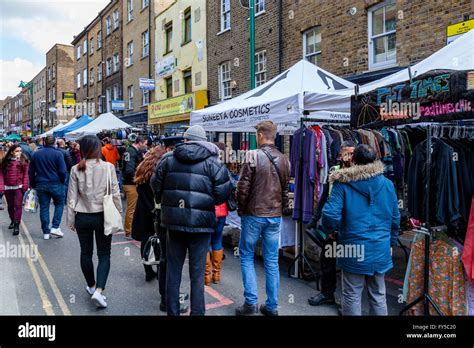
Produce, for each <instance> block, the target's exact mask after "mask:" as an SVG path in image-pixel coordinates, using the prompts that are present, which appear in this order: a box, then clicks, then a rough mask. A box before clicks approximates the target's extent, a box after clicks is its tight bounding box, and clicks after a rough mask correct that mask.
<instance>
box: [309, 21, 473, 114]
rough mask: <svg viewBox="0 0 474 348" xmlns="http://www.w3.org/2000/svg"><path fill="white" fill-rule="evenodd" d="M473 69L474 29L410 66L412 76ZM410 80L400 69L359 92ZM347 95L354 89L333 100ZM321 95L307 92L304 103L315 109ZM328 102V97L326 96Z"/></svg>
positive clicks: (366, 91)
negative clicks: (430, 72) (432, 71)
mask: <svg viewBox="0 0 474 348" xmlns="http://www.w3.org/2000/svg"><path fill="white" fill-rule="evenodd" d="M471 69H474V30H471V31H469V32H467V33H466V34H464V35H462V36H461V37H460V38H458V39H456V40H455V41H453V42H451V43H450V44H449V45H446V46H444V47H443V48H441V49H440V50H438V51H436V52H435V53H433V54H432V55H431V56H429V57H427V58H425V59H423V60H422V61H420V62H418V63H417V64H414V65H413V66H411V67H410V71H411V75H412V78H415V77H417V76H419V75H422V74H424V73H426V72H428V71H430V70H471ZM409 80H410V72H409V69H408V68H405V69H402V70H400V71H397V72H396V73H393V74H391V75H388V76H385V77H383V78H381V79H379V80H376V81H372V82H369V83H367V84H365V85H362V86H360V88H359V94H364V93H368V92H370V91H373V90H374V89H377V88H380V87H385V86H388V85H392V84H396V83H400V82H405V81H409ZM347 95H354V89H352V90H345V91H339V95H334V97H333V102H334V103H339V101H340V99H341V100H345V99H346V98H347ZM320 99H321V97H320V96H319V95H318V94H317V93H307V94H306V95H305V99H304V104H305V106H306V107H307V108H308V109H309V110H312V109H317V108H318V107H319V106H320V105H321V103H320ZM325 100H326V101H328V102H329V99H328V98H326V99H325Z"/></svg>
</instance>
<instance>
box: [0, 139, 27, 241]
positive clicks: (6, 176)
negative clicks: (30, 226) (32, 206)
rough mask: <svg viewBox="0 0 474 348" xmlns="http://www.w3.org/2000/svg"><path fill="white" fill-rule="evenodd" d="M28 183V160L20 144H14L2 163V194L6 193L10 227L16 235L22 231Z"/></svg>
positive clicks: (0, 186)
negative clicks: (23, 204)
mask: <svg viewBox="0 0 474 348" xmlns="http://www.w3.org/2000/svg"><path fill="white" fill-rule="evenodd" d="M28 183H29V179H28V161H27V159H26V157H25V155H24V154H23V153H22V150H21V147H20V145H12V146H10V148H9V149H8V151H7V153H6V155H5V157H4V158H3V159H2V161H1V165H0V195H3V193H5V198H6V199H7V205H8V215H9V216H10V220H11V223H10V226H8V228H9V229H13V235H14V236H16V235H18V234H19V233H20V222H21V213H22V211H23V207H22V203H23V194H24V193H25V192H26V190H27V189H28Z"/></svg>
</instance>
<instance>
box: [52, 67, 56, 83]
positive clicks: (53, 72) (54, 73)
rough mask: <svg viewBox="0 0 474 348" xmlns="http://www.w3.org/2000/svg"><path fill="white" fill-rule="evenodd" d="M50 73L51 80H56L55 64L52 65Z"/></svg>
mask: <svg viewBox="0 0 474 348" xmlns="http://www.w3.org/2000/svg"><path fill="white" fill-rule="evenodd" d="M51 73H52V75H53V80H54V79H55V78H56V64H53V66H52V67H51Z"/></svg>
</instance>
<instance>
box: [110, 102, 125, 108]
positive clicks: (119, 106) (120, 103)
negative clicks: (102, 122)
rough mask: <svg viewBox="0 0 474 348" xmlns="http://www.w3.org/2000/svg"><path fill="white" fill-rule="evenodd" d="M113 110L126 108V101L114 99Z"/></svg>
mask: <svg viewBox="0 0 474 348" xmlns="http://www.w3.org/2000/svg"><path fill="white" fill-rule="evenodd" d="M112 110H117V111H121V110H125V102H124V101H123V100H112Z"/></svg>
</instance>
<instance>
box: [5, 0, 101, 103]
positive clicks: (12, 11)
mask: <svg viewBox="0 0 474 348" xmlns="http://www.w3.org/2000/svg"><path fill="white" fill-rule="evenodd" d="M108 3H109V0H0V100H1V99H4V98H6V97H7V96H14V95H16V94H17V93H19V92H20V89H19V88H18V84H19V83H20V81H21V80H23V81H26V82H28V81H30V80H31V79H32V78H33V77H35V76H36V74H37V73H38V72H40V70H41V69H42V68H43V67H44V66H45V65H46V52H47V51H49V49H50V48H51V47H53V45H54V44H56V43H62V44H71V41H72V40H73V36H74V35H76V34H79V33H80V32H81V31H82V30H83V29H84V27H85V26H86V25H87V24H89V23H90V22H91V21H92V20H93V19H94V18H95V17H96V16H97V14H98V12H99V11H100V10H101V9H103V8H104V7H105V6H106V5H107V4H108Z"/></svg>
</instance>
